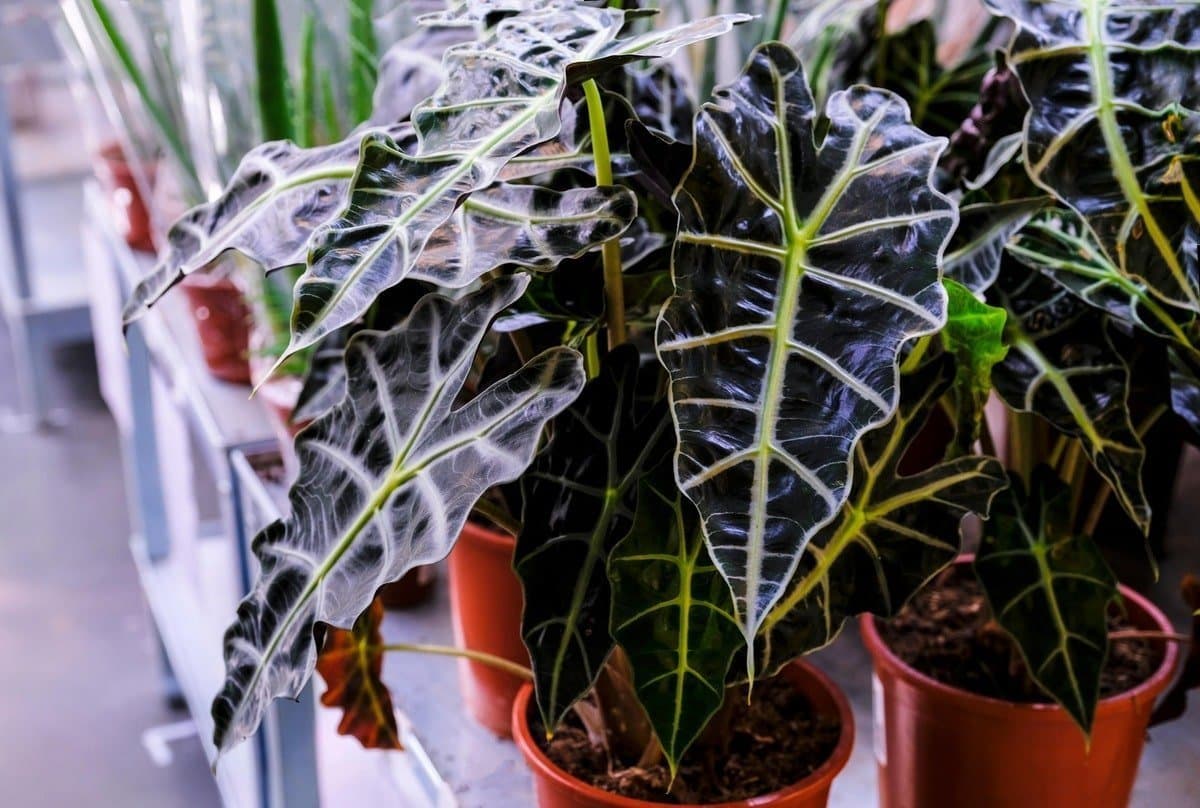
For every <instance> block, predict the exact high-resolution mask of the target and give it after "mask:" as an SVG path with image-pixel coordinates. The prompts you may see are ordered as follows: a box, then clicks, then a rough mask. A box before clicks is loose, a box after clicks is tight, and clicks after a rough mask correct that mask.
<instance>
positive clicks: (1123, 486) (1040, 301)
mask: <svg viewBox="0 0 1200 808" xmlns="http://www.w3.org/2000/svg"><path fill="white" fill-rule="evenodd" d="M989 299H990V300H991V301H992V302H993V303H995V304H996V305H999V306H1003V307H1004V308H1005V309H1007V310H1008V313H1009V316H1008V320H1007V325H1006V329H1005V330H1006V333H1005V341H1006V342H1007V343H1008V344H1009V346H1010V350H1009V352H1008V355H1007V356H1006V357H1005V359H1004V361H1002V362H1001V363H1000V364H998V365H996V367H995V369H994V370H993V372H992V378H993V379H994V381H995V384H996V391H997V392H998V393H999V394H1000V396H1001V397H1002V398H1003V399H1004V401H1005V402H1006V403H1007V404H1008V405H1009V406H1010V407H1012V408H1013V409H1015V410H1019V411H1021V412H1034V413H1037V414H1038V415H1040V416H1042V417H1043V418H1045V419H1046V420H1047V421H1049V422H1050V423H1051V424H1053V425H1054V427H1055V428H1056V429H1058V430H1059V431H1061V432H1064V433H1066V434H1067V435H1071V436H1074V437H1077V438H1079V439H1080V441H1082V444H1083V448H1084V451H1085V452H1086V454H1087V456H1088V459H1089V460H1090V461H1091V463H1092V466H1093V467H1094V468H1095V469H1096V471H1097V472H1098V473H1099V474H1100V476H1102V477H1103V478H1104V479H1105V480H1106V481H1107V482H1108V484H1109V485H1110V486H1112V488H1113V493H1114V495H1115V496H1116V498H1117V500H1118V501H1119V502H1120V503H1121V507H1122V508H1124V509H1125V512H1126V513H1128V514H1129V517H1130V518H1131V519H1133V521H1134V523H1135V524H1137V525H1138V527H1139V528H1141V529H1142V530H1143V532H1144V531H1145V530H1147V529H1148V527H1149V524H1150V505H1149V502H1148V501H1147V499H1146V494H1145V492H1144V491H1143V489H1142V465H1143V463H1144V461H1145V457H1146V451H1145V448H1144V447H1143V445H1142V441H1141V439H1140V438H1139V437H1138V436H1137V433H1136V432H1134V429H1133V424H1132V421H1131V419H1130V414H1129V390H1130V374H1129V366H1128V365H1127V364H1126V362H1125V359H1124V355H1125V353H1126V351H1125V350H1124V349H1119V348H1118V347H1117V346H1116V345H1115V344H1114V340H1120V335H1119V334H1118V333H1117V332H1116V331H1115V330H1114V329H1112V328H1110V327H1109V325H1108V323H1107V322H1106V320H1105V317H1104V315H1102V314H1100V313H1099V312H1096V311H1095V310H1094V309H1091V308H1090V307H1088V306H1087V305H1086V304H1085V303H1083V302H1082V301H1080V300H1078V299H1077V298H1075V297H1074V296H1073V295H1072V294H1071V293H1070V292H1068V291H1066V290H1065V289H1063V288H1061V287H1059V286H1058V285H1056V284H1055V283H1054V282H1053V281H1050V280H1049V279H1047V278H1044V277H1042V276H1041V275H1039V274H1037V273H1034V272H1029V271H1027V270H1023V268H1022V267H1019V266H1017V267H1009V268H1006V269H1005V270H1004V272H1003V274H1002V275H1001V277H1000V280H999V281H998V282H997V284H996V286H994V287H993V288H992V295H991V296H990V298H989Z"/></svg>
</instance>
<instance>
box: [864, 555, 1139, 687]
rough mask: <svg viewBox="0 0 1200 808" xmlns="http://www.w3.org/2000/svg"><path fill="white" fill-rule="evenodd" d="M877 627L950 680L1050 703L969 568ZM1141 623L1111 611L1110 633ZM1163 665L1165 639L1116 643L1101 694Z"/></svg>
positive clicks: (904, 653) (955, 570)
mask: <svg viewBox="0 0 1200 808" xmlns="http://www.w3.org/2000/svg"><path fill="white" fill-rule="evenodd" d="M876 625H877V626H878V628H879V635H880V637H881V638H882V639H883V641H884V642H886V643H887V644H888V647H889V648H891V649H892V651H893V652H894V653H895V654H896V656H898V657H900V659H902V660H904V662H905V663H907V664H908V665H910V666H912V667H913V668H916V669H917V670H918V671H920V672H921V673H923V674H925V675H926V676H929V677H931V678H933V679H936V680H937V681H939V682H941V683H943V684H947V685H950V686H951V687H957V688H959V689H961V690H966V691H968V692H971V693H975V694H977V695H980V696H989V697H991V698H996V699H1004V700H1005V701H1014V702H1023V703H1047V702H1049V701H1050V699H1049V698H1047V697H1046V695H1045V694H1044V693H1042V691H1041V690H1040V689H1039V688H1038V686H1037V685H1036V684H1035V683H1034V682H1033V680H1032V679H1030V678H1029V675H1028V672H1027V670H1026V667H1025V664H1024V661H1023V660H1022V659H1021V655H1020V652H1019V651H1018V650H1017V647H1016V646H1015V645H1014V644H1013V642H1012V640H1011V639H1009V637H1008V635H1007V634H1005V633H1004V631H1003V630H1002V629H1001V628H1000V627H999V626H998V625H997V624H996V623H995V622H994V621H992V619H991V611H990V609H989V608H988V604H987V599H986V598H985V596H984V593H983V587H982V586H981V585H980V583H979V581H978V580H977V579H976V578H975V576H974V574H973V573H972V572H971V571H970V568H969V567H966V566H955V567H952V568H950V569H948V570H946V572H944V573H942V577H941V578H939V579H938V580H937V581H936V582H935V583H934V584H933V585H930V586H927V587H925V588H924V589H923V590H921V591H920V592H918V593H917V594H916V595H915V596H914V597H913V598H912V600H910V601H909V602H908V604H907V605H905V607H904V608H903V609H901V610H900V612H899V613H898V614H897V615H896V616H895V617H894V618H892V619H891V620H886V621H884V620H881V621H878V622H877V623H876ZM1137 628H1138V627H1137V626H1135V625H1133V623H1131V622H1130V621H1129V619H1128V618H1127V617H1125V616H1124V615H1123V614H1121V613H1120V611H1119V610H1117V609H1115V608H1114V609H1113V611H1112V612H1110V613H1109V618H1108V630H1109V633H1112V632H1115V631H1126V630H1137ZM1161 662H1162V650H1161V648H1160V647H1159V644H1158V643H1153V642H1150V641H1147V640H1145V639H1139V638H1132V639H1119V640H1113V641H1112V642H1110V643H1109V652H1108V661H1107V662H1106V663H1105V666H1104V669H1103V671H1102V672H1101V675H1100V697H1101V698H1107V697H1108V696H1113V695H1116V694H1118V693H1123V692H1125V691H1126V690H1130V689H1132V688H1134V687H1136V686H1137V685H1139V684H1141V683H1142V682H1144V681H1146V680H1147V679H1149V678H1150V677H1151V676H1152V675H1153V674H1154V672H1155V671H1156V670H1157V669H1158V666H1159V664H1161Z"/></svg>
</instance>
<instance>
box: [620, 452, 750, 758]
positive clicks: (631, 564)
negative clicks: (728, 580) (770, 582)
mask: <svg viewBox="0 0 1200 808" xmlns="http://www.w3.org/2000/svg"><path fill="white" fill-rule="evenodd" d="M663 467H664V468H663V471H665V472H666V473H657V474H655V475H654V476H651V477H646V478H644V479H643V481H642V484H641V491H640V494H639V497H638V504H637V514H636V516H635V517H634V520H633V527H632V528H631V529H630V531H629V535H628V536H626V537H625V538H624V539H622V540H621V541H620V542H619V543H618V544H617V546H616V547H615V548H613V552H612V555H611V556H610V558H609V563H608V574H609V578H610V579H611V581H612V604H613V607H612V634H613V637H615V638H616V641H617V642H618V643H619V644H620V645H621V647H622V648H623V649H624V650H625V655H626V656H627V657H628V659H629V664H630V666H631V667H632V669H633V684H634V687H635V688H636V690H637V695H638V700H639V701H640V702H641V704H642V706H643V707H644V708H645V709H646V714H647V715H648V716H649V718H650V723H651V724H652V725H653V726H654V732H655V734H656V735H657V736H658V740H659V743H661V744H662V749H663V754H664V755H665V756H666V758H667V762H668V764H669V765H670V767H671V772H672V774H674V772H675V770H676V767H677V766H678V765H679V759H680V758H681V757H683V754H684V752H686V751H687V749H688V747H689V746H690V745H691V744H692V742H693V741H695V740H696V738H697V737H698V736H699V735H700V733H701V732H702V731H703V730H704V727H705V726H706V725H707V724H708V721H709V719H710V718H712V716H713V714H714V713H716V712H717V710H719V709H720V707H721V705H722V703H724V700H725V678H726V675H727V674H728V672H729V666H730V663H731V662H732V661H733V658H734V656H735V655H736V654H737V652H738V651H739V650H741V648H742V645H743V642H744V640H743V639H742V631H741V628H740V627H739V626H738V623H737V620H736V618H735V617H734V615H733V600H732V598H731V597H730V594H729V587H728V586H727V585H726V584H725V581H724V579H722V578H721V576H720V574H719V573H718V572H717V568H716V566H715V565H714V564H713V563H712V559H711V558H709V555H708V549H707V548H706V547H705V545H704V533H703V531H701V529H700V517H699V514H697V513H696V509H695V506H693V505H692V503H691V502H689V501H688V500H687V499H686V498H684V497H683V496H682V495H681V494H680V493H679V491H678V489H677V488H676V487H675V480H674V477H673V475H672V474H671V473H670V468H669V465H667V464H663Z"/></svg>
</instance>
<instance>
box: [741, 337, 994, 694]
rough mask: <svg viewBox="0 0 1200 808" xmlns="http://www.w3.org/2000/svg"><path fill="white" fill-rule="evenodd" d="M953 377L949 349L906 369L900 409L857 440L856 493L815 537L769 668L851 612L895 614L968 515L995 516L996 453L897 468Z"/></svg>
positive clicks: (812, 643)
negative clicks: (911, 470) (909, 470)
mask: <svg viewBox="0 0 1200 808" xmlns="http://www.w3.org/2000/svg"><path fill="white" fill-rule="evenodd" d="M953 375H954V366H953V362H951V361H950V357H948V356H942V357H940V358H939V359H936V360H934V361H932V362H930V363H929V364H927V365H926V366H924V367H923V368H921V369H920V370H918V371H916V372H914V373H912V374H910V375H906V376H904V377H903V379H902V380H901V384H902V385H903V388H904V397H903V399H902V400H901V403H900V409H899V411H898V412H897V414H896V417H895V418H894V419H893V420H892V421H890V422H889V423H887V424H886V425H884V426H881V427H879V428H877V429H875V430H873V431H871V432H868V433H867V435H866V436H865V437H864V438H863V439H862V441H861V443H859V445H858V447H857V449H856V450H855V453H854V460H855V474H854V491H853V492H852V493H851V495H850V498H849V499H848V500H847V501H846V503H845V505H843V506H842V509H841V511H840V512H839V515H838V518H837V520H836V521H834V522H832V523H831V524H829V525H828V526H826V527H825V528H824V529H823V530H821V532H820V533H818V534H817V536H816V538H814V539H813V541H812V542H811V543H810V544H809V546H808V551H807V552H806V553H805V555H804V558H803V559H802V560H801V563H800V569H799V570H798V571H797V573H796V577H795V579H794V580H793V582H792V584H791V586H790V587H789V588H788V591H787V594H786V596H785V597H784V598H783V600H781V601H780V603H779V604H778V605H776V607H775V608H774V609H773V610H772V611H771V613H770V615H769V616H768V617H767V620H766V623H765V624H764V625H763V630H762V633H761V635H760V636H759V639H758V653H759V658H760V660H761V664H762V667H763V669H764V670H767V671H771V670H775V669H777V668H779V667H780V666H782V665H784V664H786V663H787V662H788V661H790V660H792V659H795V658H796V657H798V656H800V655H801V654H805V653H808V652H809V651H812V650H814V649H816V648H820V647H822V646H824V645H826V644H828V643H829V642H831V641H832V640H833V639H834V638H835V637H836V636H837V633H838V632H839V631H840V630H841V627H842V623H843V622H844V621H845V619H846V618H847V617H851V616H853V615H856V614H861V613H863V612H869V613H872V614H877V615H880V616H882V617H887V616H890V615H892V614H895V612H896V611H897V610H898V609H899V608H900V607H901V606H903V605H904V603H905V601H907V600H908V598H909V596H910V595H912V594H913V593H914V592H915V591H916V590H917V589H919V588H920V587H921V586H922V585H923V584H924V583H925V582H926V581H927V580H929V578H931V577H932V576H933V575H934V574H936V573H937V572H938V570H940V569H942V568H943V567H944V566H946V565H947V564H949V563H950V562H951V561H952V560H954V558H955V556H956V555H958V553H959V547H960V535H961V530H960V522H961V521H962V518H963V516H965V515H966V514H968V513H978V514H980V515H982V516H985V517H986V516H987V514H988V510H989V507H990V504H991V501H992V499H993V497H995V496H996V494H997V493H998V492H999V491H1000V490H1001V489H1003V488H1004V486H1005V485H1006V484H1007V480H1006V479H1005V475H1004V467H1003V466H1001V465H1000V463H999V462H998V461H997V460H995V459H994V458H990V457H983V456H979V455H968V456H964V457H959V458H956V459H954V460H947V461H943V462H941V463H938V464H937V465H934V466H933V467H931V468H929V469H926V470H924V471H921V472H919V473H917V474H911V475H902V474H900V472H899V466H900V462H901V460H902V459H903V457H904V454H905V452H906V451H907V449H908V447H909V446H910V445H911V444H912V442H913V441H914V440H915V439H916V438H917V436H918V435H919V434H920V432H921V428H922V426H923V425H924V423H925V420H926V417H927V416H928V414H929V412H930V410H931V409H932V408H933V407H934V406H936V404H937V401H938V399H939V398H940V397H941V396H942V395H943V394H944V393H945V392H946V390H947V389H948V388H949V386H950V383H951V379H952V378H953Z"/></svg>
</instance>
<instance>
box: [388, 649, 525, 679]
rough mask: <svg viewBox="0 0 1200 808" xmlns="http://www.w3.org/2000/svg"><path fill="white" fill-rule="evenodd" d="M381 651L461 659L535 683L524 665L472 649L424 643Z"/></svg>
mask: <svg viewBox="0 0 1200 808" xmlns="http://www.w3.org/2000/svg"><path fill="white" fill-rule="evenodd" d="M379 649H380V650H381V651H400V652H403V653H410V654H431V655H433V656H448V657H458V658H460V659H469V660H471V661H472V662H481V663H483V664H484V665H491V666H492V667H493V668H496V669H497V670H502V671H504V672H505V673H511V674H512V675H513V676H517V677H519V678H521V679H524V680H526V681H529V682H532V681H533V671H531V670H530V669H529V668H527V667H525V666H524V665H518V664H517V663H516V662H510V661H509V660H507V659H505V658H504V657H498V656H496V655H495V654H489V653H487V652H485V651H472V650H471V649H470V648H455V647H454V646H450V645H425V644H423V643H406V642H397V643H388V644H387V645H381V646H379Z"/></svg>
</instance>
